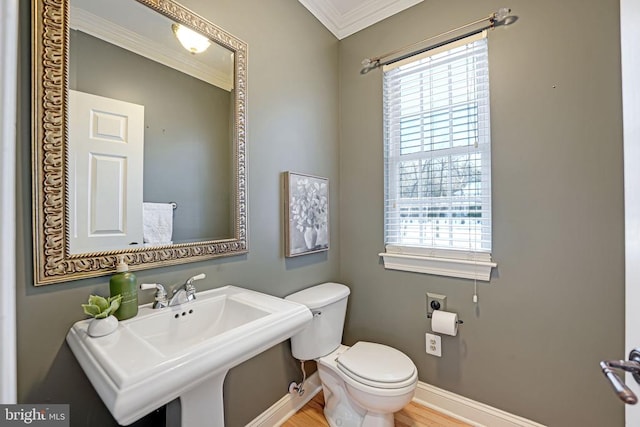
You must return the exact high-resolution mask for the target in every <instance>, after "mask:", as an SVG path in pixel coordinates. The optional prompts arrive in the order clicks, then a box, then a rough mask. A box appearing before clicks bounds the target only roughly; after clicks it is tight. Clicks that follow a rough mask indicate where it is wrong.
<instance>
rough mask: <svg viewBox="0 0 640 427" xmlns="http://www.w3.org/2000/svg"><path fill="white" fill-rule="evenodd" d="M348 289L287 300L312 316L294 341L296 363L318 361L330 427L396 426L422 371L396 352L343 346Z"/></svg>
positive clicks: (326, 287) (323, 288)
mask: <svg viewBox="0 0 640 427" xmlns="http://www.w3.org/2000/svg"><path fill="white" fill-rule="evenodd" d="M350 292H351V291H350V290H349V288H348V287H347V286H345V285H342V284H339V283H323V284H321V285H317V286H312V287H310V288H307V289H303V290H302V291H299V292H296V293H294V294H291V295H289V296H287V297H286V298H285V299H287V300H290V301H295V302H298V303H300V304H304V305H306V306H307V307H309V310H311V313H312V314H313V319H312V321H311V323H310V324H309V325H308V326H307V327H306V328H305V329H303V330H302V331H301V332H299V333H298V334H296V335H294V336H293V337H291V352H292V353H293V356H294V357H295V358H296V359H298V360H315V361H316V362H317V365H318V375H319V376H320V382H321V383H322V390H323V392H324V399H325V407H324V415H325V417H326V418H327V421H328V423H329V425H330V426H331V427H356V426H362V427H393V425H394V422H393V413H394V412H397V411H399V410H400V409H402V408H403V407H404V406H405V405H406V404H408V403H409V402H410V401H411V399H412V398H413V394H414V392H415V389H416V385H417V383H418V370H417V369H416V367H415V365H414V364H413V362H412V361H411V359H409V357H408V356H407V355H405V354H404V353H402V352H401V351H399V350H396V349H395V348H392V347H389V346H386V345H383V344H376V343H371V342H365V341H360V342H357V343H356V344H354V345H353V346H351V347H348V346H346V345H342V330H343V327H344V318H345V314H346V312H347V298H348V296H349V294H350Z"/></svg>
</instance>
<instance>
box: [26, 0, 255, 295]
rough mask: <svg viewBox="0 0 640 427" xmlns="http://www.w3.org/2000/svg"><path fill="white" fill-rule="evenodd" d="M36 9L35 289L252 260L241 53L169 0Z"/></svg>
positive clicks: (74, 2)
mask: <svg viewBox="0 0 640 427" xmlns="http://www.w3.org/2000/svg"><path fill="white" fill-rule="evenodd" d="M33 5H34V6H33V24H34V32H33V37H34V40H33V46H34V47H33V49H34V53H33V77H34V79H33V81H34V85H33V96H34V100H33V123H34V129H33V150H32V151H33V181H34V197H33V199H34V200H33V210H34V227H35V228H34V256H35V263H34V264H35V270H36V271H35V273H36V274H35V281H36V284H37V285H44V284H50V283H58V282H63V281H68V280H73V279H80V278H85V277H93V276H99V275H104V274H108V273H110V272H111V271H113V268H114V265H115V260H116V256H117V255H121V254H123V255H125V259H126V261H127V263H129V265H130V266H131V269H132V270H140V269H144V268H153V267H157V266H160V265H162V266H166V265H171V264H180V263H186V262H193V261H201V260H204V259H209V258H214V257H220V256H229V255H236V254H242V253H246V251H247V238H246V199H245V194H246V168H245V111H246V52H247V46H246V44H245V43H244V42H242V41H241V40H239V39H237V38H235V37H234V36H232V35H230V34H228V33H227V32H225V31H224V30H222V29H220V28H219V27H217V26H215V25H214V24H212V23H210V22H208V21H207V20H205V19H204V18H202V17H200V16H198V15H196V14H194V13H193V12H191V11H189V10H188V9H186V8H185V7H183V6H182V5H180V4H178V3H176V2H174V1H171V0H118V1H117V2H113V1H110V2H103V1H96V0H63V1H60V0H38V1H36V2H34V3H33ZM116 12H120V13H116ZM121 12H124V13H121ZM178 24H179V25H181V26H183V27H186V28H187V29H191V30H195V31H196V32H197V33H199V34H200V35H202V36H205V37H206V39H208V42H207V41H206V40H205V44H209V45H210V46H209V47H208V49H206V50H205V51H204V52H202V53H195V54H194V53H190V52H188V51H187V50H186V48H183V47H182V46H181V45H180V43H179V42H178V41H177V38H176V36H175V31H176V30H177V27H176V25H178ZM123 147H124V148H123ZM122 150H124V151H122ZM158 224H160V225H161V227H156V228H155V229H154V228H153V225H158ZM167 224H168V228H169V234H167V230H166V228H167Z"/></svg>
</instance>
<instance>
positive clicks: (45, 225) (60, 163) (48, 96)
mask: <svg viewBox="0 0 640 427" xmlns="http://www.w3.org/2000/svg"><path fill="white" fill-rule="evenodd" d="M132 1H138V2H139V3H142V4H144V5H146V6H148V7H150V8H151V9H153V10H155V11H156V12H158V13H161V14H163V15H165V16H166V17H168V18H170V19H172V20H173V21H175V22H177V23H180V24H183V25H186V26H188V27H190V28H192V29H194V30H196V31H198V32H200V33H202V34H203V35H206V36H207V37H208V38H209V39H211V40H212V41H214V42H216V43H218V44H219V45H221V46H224V47H226V48H227V49H229V50H231V51H232V52H233V53H234V57H235V76H234V80H235V105H234V113H235V120H234V128H233V133H234V135H233V142H234V144H233V145H234V154H235V155H234V158H235V161H236V164H235V173H234V181H235V182H234V190H235V197H234V198H233V201H234V203H233V204H234V211H235V216H234V219H235V221H234V229H233V237H232V238H229V239H222V240H211V241H203V242H194V243H183V244H172V245H164V246H153V247H149V248H135V249H124V250H113V251H105V252H92V253H83V254H71V253H70V252H69V244H68V239H69V237H68V233H69V231H68V221H69V217H68V214H67V212H68V210H67V191H66V190H67V176H68V171H67V158H68V153H67V150H68V143H67V135H68V124H67V123H68V122H67V112H68V89H69V84H68V59H69V8H70V6H69V0H34V1H33V2H32V21H33V30H32V37H33V40H32V49H33V51H32V79H33V80H32V95H33V101H32V102H33V104H32V123H33V135H32V179H33V184H32V185H33V252H34V280H35V284H36V285H48V284H53V283H59V282H66V281H69V280H76V279H82V278H87V277H95V276H101V275H105V274H108V273H110V272H112V271H113V268H114V266H115V261H116V256H117V255H124V257H125V260H126V262H127V263H128V264H129V265H130V267H131V269H132V270H142V269H147V268H154V267H160V266H168V265H174V264H183V263H188V262H195V261H202V260H206V259H211V258H217V257H221V256H230V255H238V254H243V253H246V252H247V250H248V246H247V201H246V163H245V126H246V117H245V113H246V88H247V45H246V43H244V42H243V41H241V40H239V39H237V38H236V37H234V36H233V35H231V34H229V33H227V32H225V31H224V30H222V29H221V28H219V27H217V26H216V25H214V24H213V23H211V22H209V21H207V20H206V19H204V18H202V17H200V16H198V15H196V14H195V13H193V12H191V11H190V10H188V9H187V8H185V7H184V6H182V5H180V4H178V3H176V2H174V1H172V0H132Z"/></svg>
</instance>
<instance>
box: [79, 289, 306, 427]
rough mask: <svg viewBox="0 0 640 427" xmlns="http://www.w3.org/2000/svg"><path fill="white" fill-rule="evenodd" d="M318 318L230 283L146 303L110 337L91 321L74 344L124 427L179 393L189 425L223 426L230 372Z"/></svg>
mask: <svg viewBox="0 0 640 427" xmlns="http://www.w3.org/2000/svg"><path fill="white" fill-rule="evenodd" d="M310 320H311V312H310V311H309V309H308V308H307V307H305V306H304V305H301V304H297V303H294V302H292V301H286V300H284V299H282V298H277V297H273V296H271V295H266V294H262V293H259V292H254V291H250V290H247V289H242V288H238V287H235V286H225V287H222V288H218V289H213V290H210V291H204V292H199V293H198V294H197V295H196V300H195V301H192V302H189V303H185V304H182V305H179V306H175V307H169V308H162V309H152V308H151V305H150V304H147V305H143V306H140V309H139V312H138V315H137V316H136V317H134V318H133V319H129V320H125V321H122V322H120V323H119V325H118V329H116V331H115V332H114V333H112V334H110V335H107V336H104V337H99V338H91V337H89V336H88V335H87V327H88V325H89V323H90V322H91V319H88V320H83V321H80V322H77V323H75V324H74V325H73V326H72V327H71V329H70V330H69V333H68V334H67V342H68V343H69V346H70V347H71V350H72V351H73V353H74V355H75V356H76V358H77V359H78V361H79V362H80V365H81V366H82V369H83V370H84V372H85V373H86V375H87V377H88V378H89V380H90V381H91V383H92V384H93V386H94V387H95V389H96V391H97V392H98V394H99V395H100V397H101V398H102V400H103V401H104V403H105V405H106V406H107V408H109V410H110V411H111V414H112V415H113V417H114V418H115V419H116V421H118V423H120V424H122V425H128V424H130V423H132V422H134V421H136V420H137V419H139V418H141V417H142V416H144V415H146V414H148V413H149V412H151V411H153V410H154V409H156V408H158V407H160V406H162V405H164V404H166V403H168V402H170V401H172V400H173V399H175V398H177V397H180V399H181V404H182V425H183V427H185V426H189V425H193V426H201V425H214V426H220V427H222V426H223V425H224V415H223V405H222V383H223V382H224V377H225V375H226V373H227V371H228V370H229V369H230V368H232V367H234V366H236V365H238V364H240V363H242V362H244V361H246V360H247V359H250V358H251V357H253V356H255V355H257V354H259V353H261V352H262V351H264V350H266V349H268V348H270V347H272V346H274V345H276V344H278V343H280V342H282V341H284V340H286V339H288V338H290V337H291V336H292V335H295V334H296V333H297V332H299V331H301V330H302V329H303V328H304V327H305V326H306V324H307V323H308V322H309V321H310Z"/></svg>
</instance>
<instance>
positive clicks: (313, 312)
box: [311, 310, 322, 317]
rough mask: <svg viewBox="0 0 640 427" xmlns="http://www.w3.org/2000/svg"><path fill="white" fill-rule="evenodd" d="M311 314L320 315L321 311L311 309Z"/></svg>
mask: <svg viewBox="0 0 640 427" xmlns="http://www.w3.org/2000/svg"><path fill="white" fill-rule="evenodd" d="M311 314H313V317H318V316H322V312H321V311H320V310H311Z"/></svg>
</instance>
